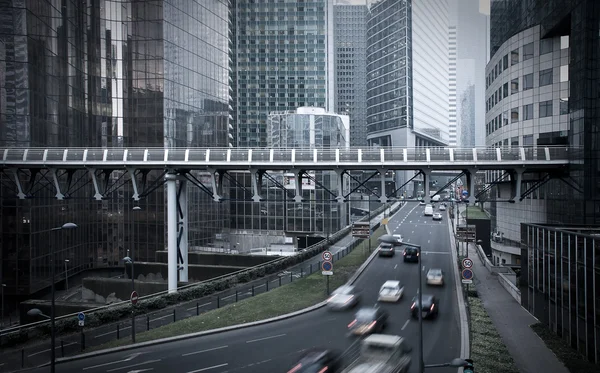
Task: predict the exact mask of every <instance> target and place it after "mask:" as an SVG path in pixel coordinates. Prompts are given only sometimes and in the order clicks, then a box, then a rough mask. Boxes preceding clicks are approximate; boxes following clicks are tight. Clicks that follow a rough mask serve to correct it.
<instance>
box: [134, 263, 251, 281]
mask: <svg viewBox="0 0 600 373" xmlns="http://www.w3.org/2000/svg"><path fill="white" fill-rule="evenodd" d="M134 265H135V273H134V274H135V279H136V280H140V281H158V282H161V281H166V279H167V277H168V273H169V271H168V268H167V263H146V262H139V263H137V262H136V263H135V264H134ZM244 268H246V267H241V266H240V267H237V266H210V265H196V264H190V265H188V280H189V282H199V281H205V280H210V279H212V278H215V277H219V276H223V275H226V274H229V273H231V272H236V271H239V270H242V269H244ZM126 271H127V277H129V278H131V264H127V266H126Z"/></svg>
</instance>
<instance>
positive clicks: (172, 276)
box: [165, 172, 178, 293]
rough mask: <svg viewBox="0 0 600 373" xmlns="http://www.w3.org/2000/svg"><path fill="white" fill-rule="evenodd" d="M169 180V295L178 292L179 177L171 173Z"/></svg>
mask: <svg viewBox="0 0 600 373" xmlns="http://www.w3.org/2000/svg"><path fill="white" fill-rule="evenodd" d="M165 179H166V180H167V258H168V259H167V268H168V278H167V281H168V290H169V293H176V292H177V225H178V217H177V175H176V174H175V173H174V172H169V173H168V174H167V175H166V176H165Z"/></svg>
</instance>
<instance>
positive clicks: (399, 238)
mask: <svg viewBox="0 0 600 373" xmlns="http://www.w3.org/2000/svg"><path fill="white" fill-rule="evenodd" d="M394 238H395V239H396V240H397V241H398V243H402V235H401V234H395V235H394Z"/></svg>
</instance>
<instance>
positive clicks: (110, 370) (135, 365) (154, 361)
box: [107, 359, 160, 372]
mask: <svg viewBox="0 0 600 373" xmlns="http://www.w3.org/2000/svg"><path fill="white" fill-rule="evenodd" d="M159 361H160V359H156V360H148V361H144V362H143V363H139V364H131V365H127V366H124V367H119V368H113V369H109V370H107V372H116V371H117V370H123V369H129V368H135V367H139V366H140V365H146V364H152V363H158V362H159Z"/></svg>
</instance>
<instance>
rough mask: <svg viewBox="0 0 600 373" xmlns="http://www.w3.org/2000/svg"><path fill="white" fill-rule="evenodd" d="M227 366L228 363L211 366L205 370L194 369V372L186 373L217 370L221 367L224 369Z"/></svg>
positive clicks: (192, 371) (192, 372)
mask: <svg viewBox="0 0 600 373" xmlns="http://www.w3.org/2000/svg"><path fill="white" fill-rule="evenodd" d="M228 365H229V363H225V364H219V365H213V366H212V367H206V368H200V369H196V370H191V371H189V372H187V373H198V372H206V371H207V370H211V369H217V368H221V367H226V366H228Z"/></svg>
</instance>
